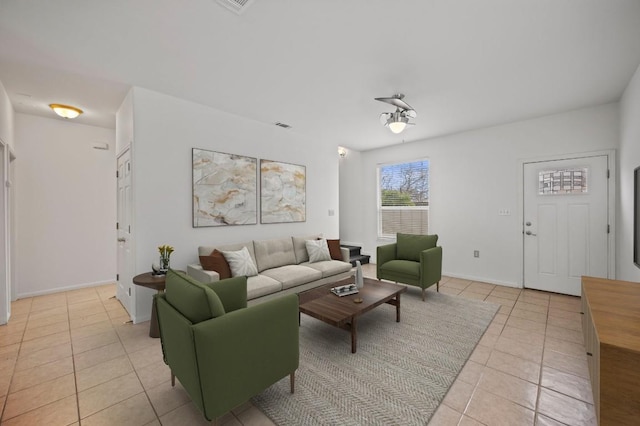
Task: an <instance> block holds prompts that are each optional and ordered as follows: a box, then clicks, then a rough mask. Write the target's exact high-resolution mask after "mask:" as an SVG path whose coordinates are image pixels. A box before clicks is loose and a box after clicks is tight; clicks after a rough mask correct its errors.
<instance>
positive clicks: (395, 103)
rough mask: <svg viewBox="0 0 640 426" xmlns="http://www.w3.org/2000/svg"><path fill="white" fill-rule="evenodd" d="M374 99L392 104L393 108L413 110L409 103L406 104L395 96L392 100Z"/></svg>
mask: <svg viewBox="0 0 640 426" xmlns="http://www.w3.org/2000/svg"><path fill="white" fill-rule="evenodd" d="M373 99H375V100H376V101H380V102H386V103H388V104H391V105H393V106H395V107H397V108H400V109H403V110H409V109H410V110H413V108H411V107H410V106H409V104H408V103H406V102H405V101H403V100H402V99H400V98H397V97H395V96H394V97H391V98H373Z"/></svg>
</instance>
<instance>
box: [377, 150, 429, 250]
mask: <svg viewBox="0 0 640 426" xmlns="http://www.w3.org/2000/svg"><path fill="white" fill-rule="evenodd" d="M428 224H429V160H417V161H413V162H411V163H400V164H385V165H380V166H378V237H381V238H389V237H391V238H393V237H395V236H396V233H398V232H402V233H407V234H426V233H427V231H428Z"/></svg>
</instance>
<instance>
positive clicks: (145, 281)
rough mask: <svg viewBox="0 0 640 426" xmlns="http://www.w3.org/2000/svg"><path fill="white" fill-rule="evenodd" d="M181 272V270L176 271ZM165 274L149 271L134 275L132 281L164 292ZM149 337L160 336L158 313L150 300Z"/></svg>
mask: <svg viewBox="0 0 640 426" xmlns="http://www.w3.org/2000/svg"><path fill="white" fill-rule="evenodd" d="M178 272H183V271H178ZM165 278H166V276H165V275H153V273H151V272H145V273H144V274H140V275H136V276H135V277H133V283H134V284H135V285H139V286H142V287H146V288H150V289H152V290H156V291H157V292H158V293H164V286H165ZM149 337H160V329H159V328H158V315H157V314H156V304H155V303H153V301H152V302H151V321H149Z"/></svg>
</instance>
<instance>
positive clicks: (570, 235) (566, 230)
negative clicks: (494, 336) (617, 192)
mask: <svg viewBox="0 0 640 426" xmlns="http://www.w3.org/2000/svg"><path fill="white" fill-rule="evenodd" d="M607 164H608V156H607V155H599V156H593V157H581V158H571V159H564V160H555V161H544V162H532V163H524V171H523V173H524V176H523V179H524V180H523V182H524V218H523V219H524V220H523V225H524V226H523V237H524V286H525V287H526V288H533V289H538V290H546V291H552V292H556V293H564V294H570V295H575V296H578V295H580V279H581V277H582V275H590V276H595V277H603V278H608V276H607V275H608V270H609V268H608V262H609V244H608V243H609V241H608V240H609V225H608V213H609V206H608V200H609V197H608V181H607V180H608V173H607V169H608V166H607Z"/></svg>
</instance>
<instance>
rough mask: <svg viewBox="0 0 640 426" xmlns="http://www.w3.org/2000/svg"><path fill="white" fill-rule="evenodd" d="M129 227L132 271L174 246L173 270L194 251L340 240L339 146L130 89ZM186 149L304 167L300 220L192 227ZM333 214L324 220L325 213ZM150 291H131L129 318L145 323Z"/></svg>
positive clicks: (146, 267) (193, 258) (189, 159)
mask: <svg viewBox="0 0 640 426" xmlns="http://www.w3.org/2000/svg"><path fill="white" fill-rule="evenodd" d="M133 90H134V91H133V105H134V111H133V116H134V142H133V158H134V160H133V178H134V211H135V218H134V224H135V225H134V227H135V229H134V230H133V232H134V233H135V237H134V238H135V247H136V249H135V250H136V253H135V257H136V273H137V274H139V273H142V272H146V271H149V270H150V267H151V263H152V262H157V260H158V251H157V247H158V246H159V245H161V244H170V245H172V246H173V247H174V248H175V252H174V253H173V254H172V256H171V266H172V267H173V268H176V269H185V268H186V265H187V264H188V263H192V262H197V260H198V253H197V248H198V246H200V245H217V244H224V243H230V242H242V241H250V240H253V239H268V238H280V237H286V236H291V235H305V234H309V233H315V232H322V233H324V235H325V236H327V237H328V238H333V237H337V236H338V154H337V144H336V145H335V146H328V145H327V144H326V143H320V141H316V140H313V139H309V138H306V137H303V136H300V135H299V134H297V133H295V128H294V129H291V130H285V129H281V128H279V127H276V126H275V125H269V124H264V123H259V122H255V121H251V120H248V119H246V118H242V117H238V116H234V115H230V114H227V113H224V112H222V111H219V110H215V109H212V108H210V107H206V106H203V105H200V104H196V103H193V102H189V101H185V100H182V99H178V98H174V97H171V96H167V95H163V94H160V93H156V92H152V91H149V90H145V89H141V88H134V89H133ZM192 148H202V149H210V150H214V151H221V152H227V153H232V154H240V155H246V156H250V157H254V158H258V160H259V159H267V160H276V161H283V162H288V163H293V164H300V165H304V166H306V171H307V188H306V189H307V192H306V194H307V197H306V204H307V206H306V215H307V219H306V222H301V223H292V224H268V225H261V224H259V217H258V224H257V225H241V226H226V227H209V228H193V227H192V199H191V195H192V194H191V187H192V170H191V169H192V167H191V164H192V157H191V149H192ZM330 209H332V210H334V211H335V215H334V216H329V214H328V211H329V210H330ZM152 294H153V292H151V291H149V290H147V289H144V288H141V287H138V286H135V295H136V296H135V310H136V312H135V314H133V315H134V317H135V320H136V321H142V320H144V319H145V318H146V319H148V317H149V315H150V309H151V295H152Z"/></svg>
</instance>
